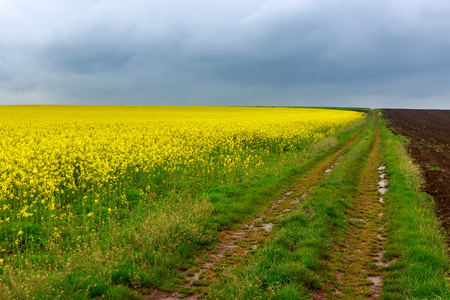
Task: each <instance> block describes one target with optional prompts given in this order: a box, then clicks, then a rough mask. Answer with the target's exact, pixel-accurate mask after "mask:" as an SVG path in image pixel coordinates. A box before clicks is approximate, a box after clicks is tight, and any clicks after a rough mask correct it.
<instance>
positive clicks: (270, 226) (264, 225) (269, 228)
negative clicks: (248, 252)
mask: <svg viewBox="0 0 450 300" xmlns="http://www.w3.org/2000/svg"><path fill="white" fill-rule="evenodd" d="M273 225H275V224H273V223H264V224H262V225H261V227H262V228H264V230H265V231H271V230H272V227H273Z"/></svg>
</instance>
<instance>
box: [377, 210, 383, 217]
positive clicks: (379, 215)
mask: <svg viewBox="0 0 450 300" xmlns="http://www.w3.org/2000/svg"><path fill="white" fill-rule="evenodd" d="M382 216H383V212H382V211H380V213H379V214H378V217H380V219H381V217H382Z"/></svg>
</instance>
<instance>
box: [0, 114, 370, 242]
mask: <svg viewBox="0 0 450 300" xmlns="http://www.w3.org/2000/svg"><path fill="white" fill-rule="evenodd" d="M362 118H363V114H362V113H358V112H350V111H340V110H326V109H306V108H301V109H300V108H242V107H240V108H236V107H171V106H143V107H136V106H4V107H0V136H1V139H0V225H2V226H6V225H7V224H9V223H11V224H12V223H17V224H19V225H20V224H22V225H23V222H25V223H26V224H46V225H45V226H47V227H48V231H49V232H50V234H49V235H50V236H53V237H54V238H60V237H61V236H62V235H63V234H64V233H63V231H62V230H60V228H58V225H57V224H62V223H64V222H70V221H73V220H74V219H75V218H76V217H77V216H81V215H83V216H84V222H93V223H95V222H97V223H98V222H99V220H101V219H102V216H103V217H104V216H107V215H109V214H111V213H112V212H114V211H115V210H117V209H118V208H130V207H132V205H133V203H132V202H133V199H135V198H136V197H139V195H141V196H142V195H145V194H147V195H152V194H154V193H160V192H161V191H165V190H170V189H172V188H173V186H174V184H175V183H176V182H177V181H186V180H191V179H193V178H202V179H206V180H208V179H211V180H212V179H217V178H222V180H232V178H234V177H233V176H234V175H235V174H237V173H238V172H239V174H244V175H243V176H245V174H247V173H248V171H249V170H251V169H252V168H255V167H258V166H260V165H262V164H264V160H265V158H267V157H268V156H270V155H272V154H277V153H282V152H286V151H295V150H299V149H302V148H303V147H305V146H306V145H308V144H310V143H312V142H314V141H317V140H319V139H322V138H324V137H325V136H329V135H333V134H336V133H337V132H339V131H340V130H342V129H343V128H344V127H346V126H348V125H350V124H352V123H354V122H357V121H359V120H360V119H362ZM127 191H128V192H127ZM130 191H134V192H136V193H138V196H136V195H134V196H133V193H131V194H130ZM19 225H18V226H19ZM12 228H14V227H12ZM24 231H26V230H25V229H22V228H19V227H17V228H16V229H15V237H12V238H13V239H14V238H15V241H16V242H17V243H19V241H20V240H21V239H23V238H25V236H26V235H27V234H24ZM29 231H30V230H28V231H26V233H28V232H29ZM32 237H33V239H34V236H32ZM17 243H16V244H17Z"/></svg>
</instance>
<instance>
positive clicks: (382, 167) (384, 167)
mask: <svg viewBox="0 0 450 300" xmlns="http://www.w3.org/2000/svg"><path fill="white" fill-rule="evenodd" d="M385 169H386V166H381V167H379V168H378V169H377V170H378V171H381V170H385ZM372 170H373V169H372Z"/></svg>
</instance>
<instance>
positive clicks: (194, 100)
mask: <svg viewBox="0 0 450 300" xmlns="http://www.w3.org/2000/svg"><path fill="white" fill-rule="evenodd" d="M2 3H3V4H2ZM1 5H3V10H2V9H1ZM449 27H450V3H448V2H447V1H443V0H441V1H438V0H431V1H430V0H428V1H425V0H413V1H403V0H400V1H395V2H392V1H387V0H382V1H377V2H373V1H360V0H359V1H356V0H350V1H339V0H319V1H310V0H304V1H297V0H296V1H294V0H283V1H263V0H249V1H246V2H245V3H240V2H238V1H225V0H219V1H215V2H208V1H203V0H195V1H191V2H185V1H181V0H178V1H176V0H175V1H152V2H147V1H132V2H130V3H128V2H127V3H124V2H119V1H105V0H98V1H87V0H80V1H68V2H64V3H61V2H56V1H52V0H40V1H37V2H33V3H30V2H25V1H22V0H15V1H12V0H6V1H3V2H0V36H1V37H2V38H1V39H0V50H1V52H2V55H0V96H1V98H0V99H8V100H0V101H3V103H9V104H11V103H23V102H27V101H30V100H29V99H32V98H33V97H35V99H44V100H42V101H44V102H45V99H48V102H52V103H54V102H56V103H58V102H60V103H75V104H76V103H83V104H88V103H93V104H95V103H97V104H114V103H123V104H175V105H176V104H180V105H183V104H187V105H194V104H195V105H258V104H259V105H315V106H318V105H323V106H330V105H334V106H344V105H345V106H352V105H353V106H378V104H379V105H380V106H385V107H387V106H389V105H390V106H404V107H417V106H420V105H422V103H427V104H428V105H430V107H440V108H450V107H449V106H450V105H449V101H447V100H448V98H449V97H450V87H448V84H446V82H448V81H449V80H450V39H449V38H448V34H447V29H448V28H449ZM36 101H37V100H34V102H33V103H35V102H36ZM421 101H422V102H421ZM0 103H2V102H0ZM377 103H378V104H377Z"/></svg>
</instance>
